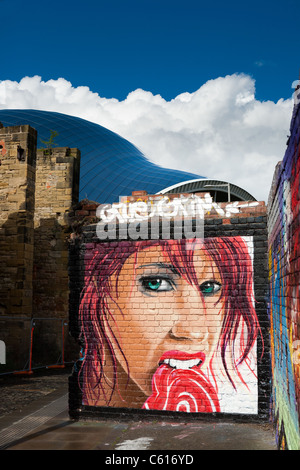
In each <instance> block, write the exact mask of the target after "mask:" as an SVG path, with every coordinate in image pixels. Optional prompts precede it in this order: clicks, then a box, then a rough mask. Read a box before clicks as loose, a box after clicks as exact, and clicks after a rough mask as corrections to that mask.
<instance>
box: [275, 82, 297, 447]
mask: <svg viewBox="0 0 300 470" xmlns="http://www.w3.org/2000/svg"><path fill="white" fill-rule="evenodd" d="M298 92H299V90H298ZM298 103H299V99H298ZM290 131H291V135H290V138H289V142H288V147H287V150H286V154H285V156H284V159H283V161H282V162H281V163H279V164H278V165H277V168H276V171H275V174H274V179H273V184H272V189H271V192H270V197H269V203H268V231H269V276H270V318H271V344H272V374H273V413H274V419H275V422H276V428H277V440H278V446H279V447H280V448H283V449H292V450H294V449H296V450H299V449H300V431H299V418H300V313H299V312H300V275H299V271H300V245H299V242H300V224H299V220H300V219H299V217H300V194H299V188H300V143H299V142H300V108H299V105H295V108H294V113H293V118H292V122H291V128H290Z"/></svg>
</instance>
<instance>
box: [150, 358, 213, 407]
mask: <svg viewBox="0 0 300 470" xmlns="http://www.w3.org/2000/svg"><path fill="white" fill-rule="evenodd" d="M167 356H168V357H169V358H170V357H172V359H171V360H170V361H168V360H167ZM179 357H180V359H179ZM197 358H198V359H199V361H198V362H199V363H198V364H196V360H197ZM201 358H202V359H203V360H204V354H202V353H201V354H197V355H190V354H189V355H187V354H186V353H184V354H183V353H181V352H178V351H169V352H168V353H167V354H166V355H164V356H163V357H162V359H161V361H160V362H163V363H162V364H161V365H160V367H159V368H158V369H157V371H156V372H155V374H154V376H153V379H152V395H151V396H150V397H149V398H148V399H147V400H146V402H145V403H144V405H143V408H145V409H152V410H168V411H185V412H191V413H197V412H198V413H212V412H218V411H220V404H219V400H218V396H217V393H216V390H215V388H214V387H213V385H212V384H211V383H210V381H209V380H208V379H207V377H205V375H204V374H203V372H202V371H201V370H200V367H201V364H202V362H203V361H202V359H201ZM168 363H171V364H172V365H170V364H168Z"/></svg>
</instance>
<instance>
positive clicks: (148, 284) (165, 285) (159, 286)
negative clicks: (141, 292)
mask: <svg viewBox="0 0 300 470" xmlns="http://www.w3.org/2000/svg"><path fill="white" fill-rule="evenodd" d="M140 282H141V284H142V287H143V288H144V289H145V290H146V291H148V292H149V291H151V292H166V291H170V290H173V289H174V287H173V284H172V281H171V279H164V278H162V277H145V278H143V279H141V280H140Z"/></svg>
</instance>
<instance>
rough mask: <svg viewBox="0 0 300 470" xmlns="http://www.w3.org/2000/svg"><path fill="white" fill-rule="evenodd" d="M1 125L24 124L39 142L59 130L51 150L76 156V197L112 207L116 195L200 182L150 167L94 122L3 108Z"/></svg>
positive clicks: (128, 145) (126, 144)
mask: <svg viewBox="0 0 300 470" xmlns="http://www.w3.org/2000/svg"><path fill="white" fill-rule="evenodd" d="M0 122H1V123H2V124H3V126H4V127H9V126H16V125H25V124H28V125H30V126H31V127H33V128H34V129H36V130H37V132H38V147H41V146H43V145H42V144H41V143H40V139H42V140H46V141H47V140H49V137H50V133H51V131H56V132H58V135H57V137H56V138H55V143H56V146H59V147H70V148H78V149H79V150H80V152H81V165H80V186H79V199H85V198H87V199H89V200H92V201H96V202H101V203H113V202H117V201H118V200H119V196H128V195H131V193H132V191H137V190H146V191H147V192H148V194H156V193H157V192H159V191H161V190H163V189H164V188H166V187H169V186H172V185H175V184H177V183H181V182H183V181H188V180H192V179H199V178H204V177H203V176H199V175H195V174H193V173H188V172H184V171H179V170H172V169H168V168H163V167H160V166H159V165H156V164H154V163H152V162H151V161H150V160H148V158H147V157H146V156H145V155H144V154H143V153H142V152H140V150H138V149H137V148H136V147H135V146H134V145H133V144H131V143H130V142H128V140H126V139H123V138H122V137H120V136H119V135H118V134H116V133H114V132H112V131H110V130H108V129H106V128H105V127H102V126H100V125H98V124H95V123H92V122H89V121H86V120H84V119H81V118H78V117H74V116H68V115H66V114H61V113H56V112H50V111H39V110H33V109H2V110H0Z"/></svg>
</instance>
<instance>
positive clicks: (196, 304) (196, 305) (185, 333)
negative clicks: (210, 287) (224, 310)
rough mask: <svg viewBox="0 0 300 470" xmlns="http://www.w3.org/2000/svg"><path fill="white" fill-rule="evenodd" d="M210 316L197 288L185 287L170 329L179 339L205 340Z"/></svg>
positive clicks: (173, 335) (178, 299) (174, 336)
mask: <svg viewBox="0 0 300 470" xmlns="http://www.w3.org/2000/svg"><path fill="white" fill-rule="evenodd" d="M207 321H208V318H207V314H206V306H205V302H204V299H203V297H202V296H201V295H200V294H199V292H196V293H195V289H193V288H190V289H185V291H184V292H182V293H181V295H180V296H178V298H177V303H176V311H175V312H174V316H173V325H172V329H171V331H170V333H171V335H172V337H173V338H174V339H175V338H176V339H177V340H184V339H188V340H197V341H200V342H202V341H205V339H206V337H207V335H208V324H207Z"/></svg>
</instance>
